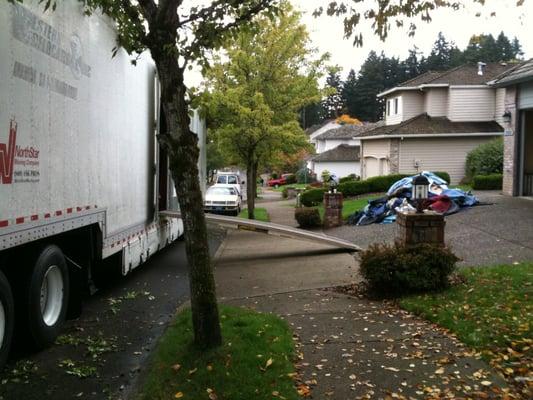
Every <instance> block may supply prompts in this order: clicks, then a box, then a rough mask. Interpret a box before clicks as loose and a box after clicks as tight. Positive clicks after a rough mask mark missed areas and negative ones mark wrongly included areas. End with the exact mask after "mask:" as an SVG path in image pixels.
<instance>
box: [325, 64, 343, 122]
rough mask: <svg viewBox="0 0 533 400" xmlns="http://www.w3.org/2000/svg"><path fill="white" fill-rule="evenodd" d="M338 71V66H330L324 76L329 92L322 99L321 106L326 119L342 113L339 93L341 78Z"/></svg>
mask: <svg viewBox="0 0 533 400" xmlns="http://www.w3.org/2000/svg"><path fill="white" fill-rule="evenodd" d="M339 71H340V68H339V67H333V68H330V69H329V72H328V76H327V78H326V88H327V89H328V92H329V94H328V95H327V97H326V98H325V99H324V100H323V101H322V108H323V109H324V113H325V118H326V119H329V118H337V117H338V116H340V115H341V114H342V111H343V109H344V102H343V99H342V95H341V93H342V80H341V76H340V73H339Z"/></svg>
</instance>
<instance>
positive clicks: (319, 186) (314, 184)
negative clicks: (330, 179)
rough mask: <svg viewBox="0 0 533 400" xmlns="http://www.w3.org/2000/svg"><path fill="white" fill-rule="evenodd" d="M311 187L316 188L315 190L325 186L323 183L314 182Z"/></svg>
mask: <svg viewBox="0 0 533 400" xmlns="http://www.w3.org/2000/svg"><path fill="white" fill-rule="evenodd" d="M309 186H310V187H314V188H321V187H323V186H324V184H323V183H322V182H313V183H311V184H309Z"/></svg>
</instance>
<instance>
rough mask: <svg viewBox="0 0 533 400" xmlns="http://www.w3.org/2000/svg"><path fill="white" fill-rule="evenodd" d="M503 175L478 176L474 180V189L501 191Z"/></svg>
mask: <svg viewBox="0 0 533 400" xmlns="http://www.w3.org/2000/svg"><path fill="white" fill-rule="evenodd" d="M502 184H503V175H502V174H492V175H476V176H474V178H473V179H472V188H473V189H477V190H501V188H502Z"/></svg>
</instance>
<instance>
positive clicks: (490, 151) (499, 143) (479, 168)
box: [466, 138, 503, 179]
mask: <svg viewBox="0 0 533 400" xmlns="http://www.w3.org/2000/svg"><path fill="white" fill-rule="evenodd" d="M502 172H503V139H502V138H498V139H494V140H491V141H490V142H488V143H484V144H482V145H480V146H478V147H477V148H475V149H474V150H472V151H471V152H470V153H468V155H467V156H466V177H467V178H468V179H472V178H473V177H474V176H476V175H490V174H501V173H502Z"/></svg>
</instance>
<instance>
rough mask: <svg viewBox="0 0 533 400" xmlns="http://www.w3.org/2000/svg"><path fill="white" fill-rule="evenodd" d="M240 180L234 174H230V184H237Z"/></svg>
mask: <svg viewBox="0 0 533 400" xmlns="http://www.w3.org/2000/svg"><path fill="white" fill-rule="evenodd" d="M237 183H238V182H237V177H236V176H234V175H229V176H228V184H229V185H236V184H237Z"/></svg>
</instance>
